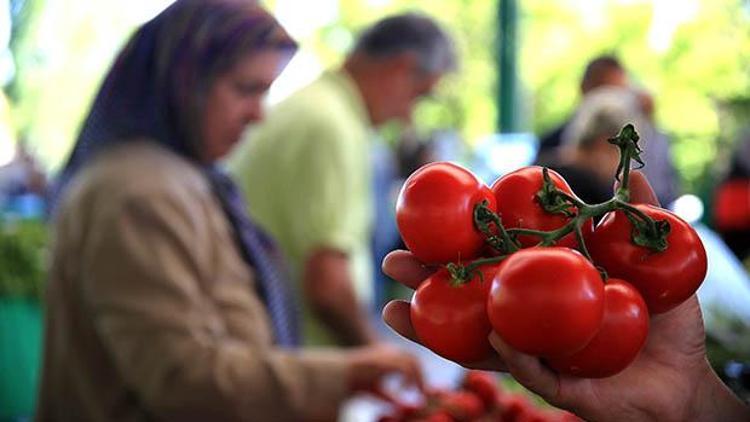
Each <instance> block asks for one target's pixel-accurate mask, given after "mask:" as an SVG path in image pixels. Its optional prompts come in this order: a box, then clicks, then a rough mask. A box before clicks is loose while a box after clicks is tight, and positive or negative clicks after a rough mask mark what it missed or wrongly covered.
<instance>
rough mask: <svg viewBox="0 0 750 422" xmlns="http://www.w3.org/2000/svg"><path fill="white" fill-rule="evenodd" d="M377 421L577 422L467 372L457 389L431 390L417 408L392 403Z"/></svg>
mask: <svg viewBox="0 0 750 422" xmlns="http://www.w3.org/2000/svg"><path fill="white" fill-rule="evenodd" d="M378 421H379V422H417V421H422V422H454V421H457V422H462V421H467V422H468V421H471V422H482V421H486V422H521V421H523V422H578V421H580V419H579V418H577V417H576V416H575V415H573V414H572V413H568V412H565V411H562V410H557V409H553V408H550V407H542V406H538V405H536V404H535V402H534V401H533V400H531V399H530V398H529V397H528V396H527V395H526V394H524V393H520V392H512V391H510V390H506V389H503V388H502V387H501V386H500V384H498V382H497V380H496V379H495V377H493V376H492V375H490V374H489V373H486V372H481V371H468V372H467V373H466V375H465V376H464V378H463V380H462V382H461V385H460V386H459V388H458V389H455V390H448V389H434V390H431V391H428V392H427V393H426V394H425V397H424V401H423V402H422V403H420V404H419V405H408V404H395V406H394V409H393V410H392V411H391V412H390V413H388V414H385V415H382V416H381V417H380V418H379V419H378Z"/></svg>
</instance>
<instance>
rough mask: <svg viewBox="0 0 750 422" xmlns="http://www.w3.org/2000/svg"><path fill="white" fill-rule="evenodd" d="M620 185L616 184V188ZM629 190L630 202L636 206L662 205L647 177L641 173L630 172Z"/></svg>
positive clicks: (636, 171)
mask: <svg viewBox="0 0 750 422" xmlns="http://www.w3.org/2000/svg"><path fill="white" fill-rule="evenodd" d="M619 184H620V183H619V182H618V183H616V186H619ZM628 189H629V190H630V202H632V203H634V204H650V205H656V206H659V205H660V204H659V200H658V199H657V198H656V194H655V193H654V190H653V189H651V185H650V184H649V183H648V180H647V179H646V176H644V175H643V173H641V172H640V171H638V170H634V171H632V172H630V182H629V186H628Z"/></svg>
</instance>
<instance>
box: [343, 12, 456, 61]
mask: <svg viewBox="0 0 750 422" xmlns="http://www.w3.org/2000/svg"><path fill="white" fill-rule="evenodd" d="M354 53H355V54H359V53H361V54H365V55H367V56H370V57H376V58H384V57H391V56H395V55H399V54H403V53H414V54H415V55H416V56H417V59H418V65H419V68H420V70H421V71H423V72H425V73H445V72H449V71H452V70H455V69H456V67H457V59H456V51H455V48H454V46H453V43H452V41H451V39H450V36H449V35H448V34H447V33H446V32H445V31H444V30H443V29H442V28H440V26H439V25H438V24H437V23H436V22H435V21H434V20H432V19H431V18H429V17H427V16H424V15H420V14H417V13H405V14H400V15H394V16H389V17H387V18H384V19H382V20H380V21H378V22H376V23H375V24H374V25H372V26H371V27H369V28H368V29H366V30H365V31H364V32H363V33H362V34H361V35H360V37H359V39H358V40H357V43H356V45H355V47H354Z"/></svg>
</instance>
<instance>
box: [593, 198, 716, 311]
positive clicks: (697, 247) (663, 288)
mask: <svg viewBox="0 0 750 422" xmlns="http://www.w3.org/2000/svg"><path fill="white" fill-rule="evenodd" d="M635 207H636V208H638V209H639V210H641V211H642V212H644V213H645V214H646V215H648V216H650V217H652V218H654V219H656V220H666V221H668V222H669V225H670V227H671V230H670V232H669V234H668V235H667V244H668V247H667V249H666V250H665V251H663V252H655V251H653V250H651V249H649V248H646V247H643V246H638V245H636V244H634V243H633V242H632V240H631V236H632V232H633V225H632V224H631V222H630V220H629V219H628V218H627V216H626V215H625V214H624V213H623V212H622V211H616V212H613V213H609V214H607V215H605V216H604V218H603V219H602V221H601V222H600V223H599V225H598V226H597V227H596V229H595V230H594V233H593V234H592V235H591V236H590V241H587V244H586V245H587V246H588V248H589V252H590V253H591V256H592V258H593V259H594V262H596V264H597V265H601V266H603V267H604V268H605V269H606V270H607V272H608V273H609V275H610V276H611V277H615V278H620V279H623V280H627V281H628V282H629V283H631V284H632V285H633V286H634V287H635V288H636V289H638V292H640V293H641V295H642V296H643V299H644V300H645V301H646V305H648V309H649V311H650V312H651V313H652V314H656V313H661V312H666V311H668V310H670V309H672V308H674V307H675V306H677V305H679V304H680V303H682V302H684V301H685V299H687V298H689V297H690V296H691V295H692V294H693V293H695V291H696V290H697V289H698V287H699V286H700V284H701V283H702V282H703V278H704V277H705V276H706V269H707V262H706V250H705V249H704V248H703V243H702V242H701V240H700V238H699V237H698V234H697V233H696V232H695V230H693V228H692V227H690V225H689V224H688V223H686V222H685V221H684V220H682V219H681V218H679V217H677V216H676V215H675V214H673V213H671V212H669V211H667V210H664V209H661V208H657V207H654V206H651V205H643V204H639V205H635Z"/></svg>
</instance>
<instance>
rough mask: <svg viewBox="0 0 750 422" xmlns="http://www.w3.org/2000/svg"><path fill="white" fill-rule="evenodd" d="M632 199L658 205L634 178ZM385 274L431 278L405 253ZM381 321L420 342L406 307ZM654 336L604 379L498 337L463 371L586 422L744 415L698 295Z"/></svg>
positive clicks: (389, 308)
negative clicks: (561, 368) (567, 370)
mask: <svg viewBox="0 0 750 422" xmlns="http://www.w3.org/2000/svg"><path fill="white" fill-rule="evenodd" d="M630 193H631V201H632V202H634V203H649V204H655V205H658V202H657V201H656V199H655V198H656V197H655V195H654V194H653V191H652V190H651V188H650V186H649V185H648V182H647V181H646V179H645V177H644V176H643V175H642V174H641V173H639V172H633V173H632V174H631V180H630ZM383 270H384V272H385V273H386V274H388V275H389V276H391V277H393V278H394V279H396V280H398V281H399V282H401V283H403V284H405V285H406V286H408V287H411V288H416V287H417V286H418V285H419V283H420V282H421V281H422V280H424V279H425V278H427V276H429V275H430V274H431V273H432V271H433V269H431V268H427V267H424V266H422V265H421V264H420V263H419V262H418V261H417V260H416V259H415V258H414V257H413V256H412V255H411V254H410V253H409V252H406V251H395V252H393V253H391V254H389V255H388V256H387V257H386V259H385V261H384V263H383ZM383 319H384V320H385V322H386V323H387V324H388V325H389V326H390V327H391V328H392V329H394V330H395V331H396V332H398V333H399V334H401V335H402V336H404V337H406V338H408V339H410V340H412V341H416V342H418V339H417V338H416V335H415V333H414V328H413V327H412V325H411V322H410V318H409V303H408V302H405V301H392V302H391V303H389V304H388V305H386V307H385V309H384V311H383ZM649 330H650V331H649V337H648V340H647V342H646V345H645V346H644V349H643V350H642V351H641V353H640V354H639V356H638V357H637V358H636V360H635V361H634V362H633V363H632V364H631V365H630V366H629V367H628V368H626V369H625V370H624V371H622V372H621V373H619V374H617V375H615V376H612V377H609V378H604V379H585V378H575V377H570V376H561V375H558V374H557V373H555V372H554V371H552V370H551V369H549V368H548V367H547V366H545V365H544V364H543V362H542V361H541V360H540V359H539V358H537V357H534V356H529V355H525V354H522V353H520V352H518V351H516V350H514V349H513V348H511V347H510V346H508V345H507V344H506V343H504V342H503V341H502V340H501V339H500V338H499V337H498V336H497V335H496V334H494V333H493V334H491V335H490V342H491V344H492V345H493V347H494V348H495V349H496V350H497V352H498V356H497V357H494V358H491V359H490V360H488V361H486V362H481V363H479V364H474V365H464V366H467V367H476V368H482V369H495V370H507V371H509V372H510V373H511V374H512V375H513V376H514V378H516V379H517V380H518V381H519V382H520V383H521V384H523V385H524V386H526V387H527V388H529V389H530V390H532V391H534V392H536V393H537V394H539V395H540V396H542V397H543V398H544V399H545V400H547V401H548V402H550V403H551V404H553V405H556V406H558V407H561V408H565V409H568V410H571V411H573V412H575V413H576V414H578V415H579V416H581V417H583V418H585V419H587V420H607V421H619V420H622V421H634V420H635V421H638V420H661V421H669V420H691V419H694V418H695V417H696V415H704V416H706V417H709V415H713V416H716V417H717V418H718V413H717V412H719V411H721V410H725V409H734V410H736V411H737V412H741V411H742V410H743V407H742V406H741V404H739V403H738V400H737V399H736V398H734V397H733V396H732V395H731V393H730V392H728V390H726V388H725V387H724V386H723V384H721V381H720V380H719V379H718V377H716V374H714V373H713V371H712V370H711V368H710V366H709V364H708V362H707V360H706V353H705V333H704V329H703V321H702V317H701V312H700V307H699V304H698V300H697V298H696V297H695V296H693V297H691V298H690V299H688V300H687V301H686V302H684V303H683V304H681V305H680V306H678V307H677V308H675V309H673V310H672V311H669V312H667V313H664V314H661V315H655V316H654V317H653V318H652V319H651V321H650V327H649ZM717 403H724V405H723V406H722V405H718V404H717ZM738 405H739V407H738ZM744 410H745V411H746V408H744ZM728 415H729V414H724V416H728ZM735 415H741V413H735ZM711 420H726V419H721V418H718V419H715V418H712V419H711Z"/></svg>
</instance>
